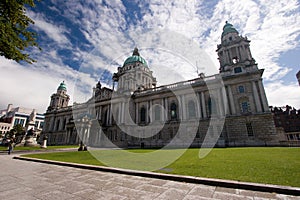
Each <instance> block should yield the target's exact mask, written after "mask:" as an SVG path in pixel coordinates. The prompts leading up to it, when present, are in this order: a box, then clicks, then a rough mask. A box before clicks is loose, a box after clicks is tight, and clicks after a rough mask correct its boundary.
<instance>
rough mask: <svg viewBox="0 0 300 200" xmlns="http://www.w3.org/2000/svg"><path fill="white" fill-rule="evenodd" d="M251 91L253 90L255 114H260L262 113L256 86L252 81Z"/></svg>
mask: <svg viewBox="0 0 300 200" xmlns="http://www.w3.org/2000/svg"><path fill="white" fill-rule="evenodd" d="M252 89H253V96H254V104H255V105H254V106H255V108H256V112H261V111H262V108H261V103H260V100H259V96H258V92H257V88H256V84H255V82H254V81H253V82H252Z"/></svg>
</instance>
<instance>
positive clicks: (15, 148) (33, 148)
mask: <svg viewBox="0 0 300 200" xmlns="http://www.w3.org/2000/svg"><path fill="white" fill-rule="evenodd" d="M7 148H8V147H5V146H0V151H6V150H7ZM63 148H78V145H64V146H47V149H43V148H41V147H39V146H38V147H24V146H23V147H22V146H20V147H18V146H16V147H14V151H16V150H24V151H34V150H44V151H47V150H50V149H63Z"/></svg>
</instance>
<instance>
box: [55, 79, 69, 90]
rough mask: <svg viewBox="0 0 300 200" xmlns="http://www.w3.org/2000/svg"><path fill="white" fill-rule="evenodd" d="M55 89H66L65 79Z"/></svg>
mask: <svg viewBox="0 0 300 200" xmlns="http://www.w3.org/2000/svg"><path fill="white" fill-rule="evenodd" d="M57 90H65V91H67V86H66V84H65V81H63V82H61V83H60V85H59V86H58V88H57Z"/></svg>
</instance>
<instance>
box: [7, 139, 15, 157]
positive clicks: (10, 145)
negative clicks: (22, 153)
mask: <svg viewBox="0 0 300 200" xmlns="http://www.w3.org/2000/svg"><path fill="white" fill-rule="evenodd" d="M13 144H14V141H13V140H12V139H11V140H10V141H9V143H8V155H10V153H12V151H13V148H14V146H13Z"/></svg>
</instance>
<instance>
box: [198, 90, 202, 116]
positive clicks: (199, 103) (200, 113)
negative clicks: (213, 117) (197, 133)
mask: <svg viewBox="0 0 300 200" xmlns="http://www.w3.org/2000/svg"><path fill="white" fill-rule="evenodd" d="M197 98H198V101H197V110H198V118H199V119H201V118H203V117H202V112H201V92H198V93H197Z"/></svg>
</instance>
